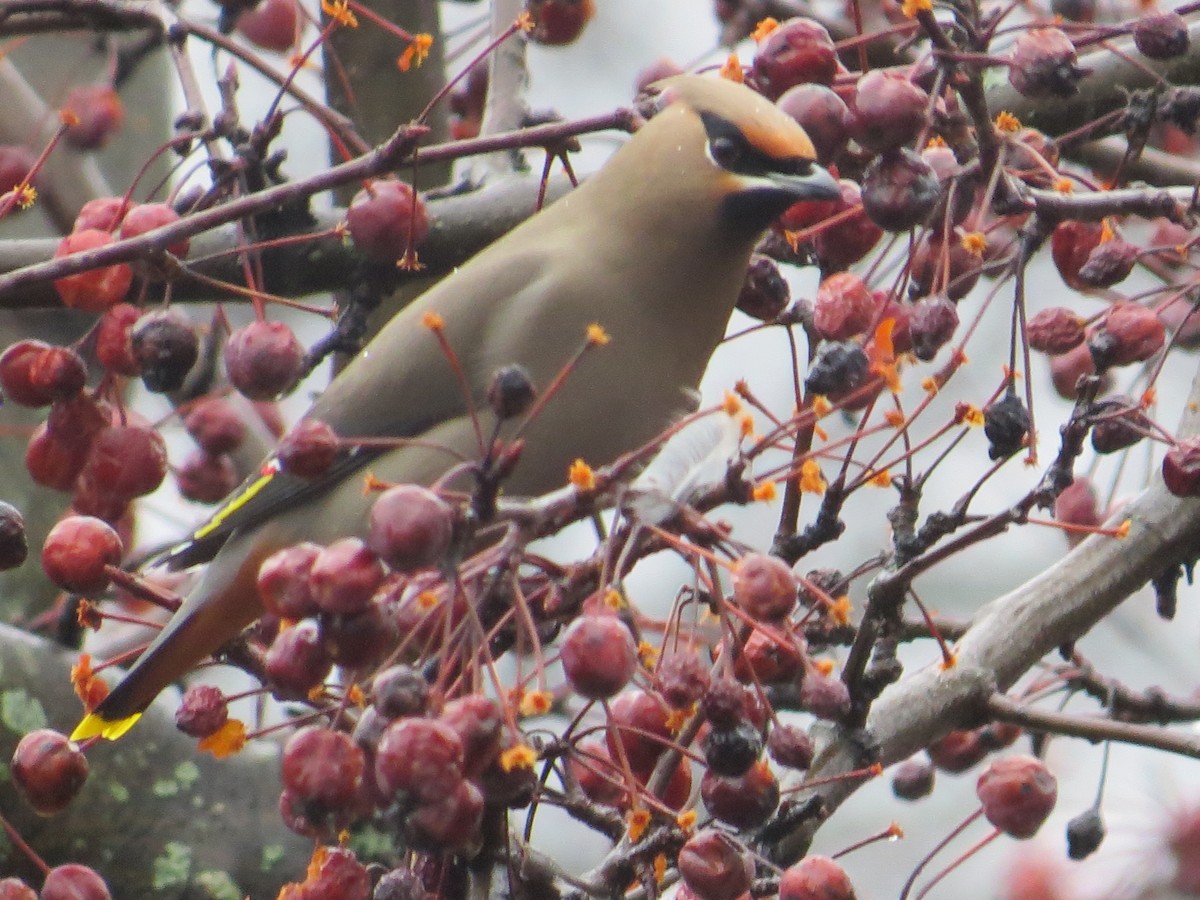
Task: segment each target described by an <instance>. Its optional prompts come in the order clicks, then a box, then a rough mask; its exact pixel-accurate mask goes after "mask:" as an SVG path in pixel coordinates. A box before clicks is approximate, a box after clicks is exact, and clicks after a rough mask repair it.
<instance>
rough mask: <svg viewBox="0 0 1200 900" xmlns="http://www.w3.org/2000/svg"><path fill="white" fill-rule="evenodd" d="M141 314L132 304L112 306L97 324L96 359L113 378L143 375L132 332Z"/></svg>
mask: <svg viewBox="0 0 1200 900" xmlns="http://www.w3.org/2000/svg"><path fill="white" fill-rule="evenodd" d="M141 315H142V311H141V310H140V309H138V308H137V307H136V306H133V305H131V304H129V303H117V304H116V305H114V306H110V307H109V308H108V309H106V310H105V311H104V315H102V316H101V317H100V321H99V322H97V323H96V359H98V360H99V361H100V365H102V366H104V368H105V369H107V370H108V371H109V372H111V373H112V374H114V375H126V376H130V377H132V376H135V375H140V374H141V373H142V367H141V364H140V363H139V362H138V360H137V358H136V357H135V356H134V355H133V341H132V336H131V332H132V330H133V326H134V324H135V323H136V322H137V320H138V318H139V317H140V316H141Z"/></svg>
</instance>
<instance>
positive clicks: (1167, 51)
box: [1133, 11, 1190, 59]
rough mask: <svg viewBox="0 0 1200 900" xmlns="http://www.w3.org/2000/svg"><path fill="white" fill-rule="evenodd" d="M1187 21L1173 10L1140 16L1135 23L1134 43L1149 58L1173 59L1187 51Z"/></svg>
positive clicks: (1188, 41) (1188, 42)
mask: <svg viewBox="0 0 1200 900" xmlns="http://www.w3.org/2000/svg"><path fill="white" fill-rule="evenodd" d="M1189 44H1190V40H1189V38H1188V28H1187V22H1186V21H1185V20H1184V18H1183V16H1181V15H1179V13H1177V12H1174V11H1171V12H1164V13H1150V14H1143V15H1141V16H1138V18H1137V21H1135V22H1134V23H1133V45H1134V46H1135V47H1137V48H1138V52H1139V53H1141V54H1142V56H1145V57H1148V58H1149V59H1172V58H1174V57H1176V56H1182V55H1183V54H1185V53H1187V51H1188V45H1189Z"/></svg>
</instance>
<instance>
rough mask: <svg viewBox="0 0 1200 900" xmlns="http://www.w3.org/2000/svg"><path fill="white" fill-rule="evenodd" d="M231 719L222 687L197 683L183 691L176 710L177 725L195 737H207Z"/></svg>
mask: <svg viewBox="0 0 1200 900" xmlns="http://www.w3.org/2000/svg"><path fill="white" fill-rule="evenodd" d="M227 721H229V701H228V700H226V699H225V695H224V694H223V693H221V689H220V688H218V687H215V686H213V685H211V684H197V685H195V686H194V687H190V688H188V689H187V690H186V691H184V693H183V699H182V700H180V702H179V708H178V709H176V710H175V727H176V728H178V729H179V730H180V731H182V732H183V733H184V734H187V735H190V736H192V737H194V738H206V737H208V736H209V735H210V734H214V733H215V732H216V731H218V730H219V729H220V728H221V726H222V725H224V724H225V723H226V722H227Z"/></svg>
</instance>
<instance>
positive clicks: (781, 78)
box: [751, 17, 838, 100]
mask: <svg viewBox="0 0 1200 900" xmlns="http://www.w3.org/2000/svg"><path fill="white" fill-rule="evenodd" d="M837 70H838V58H837V48H836V47H835V46H834V43H833V39H832V38H831V37H830V36H829V32H828V31H826V30H825V27H824V26H823V25H821V24H820V23H819V22H815V21H813V20H812V19H806V18H800V17H797V18H794V19H788V20H787V21H786V22H784V23H783V24H781V25H780V26H779V27H778V28H776V29H775V30H774V31H772V32H771V33H770V34H769V35H767V36H766V38H764V39H763V40H762V42H760V43H759V45H758V48H757V50H756V51H755V53H754V64H753V67H752V69H751V72H752V76H753V79H754V84H755V86H756V87H757V88H758V89H759V90H760V91H762V92H763V93H764V94H765V95H766V96H768V97H770V98H771V99H772V100H774V99H775V98H777V97H779V96H780V95H781V94H782V93H783V92H784V91H786V90H787V89H788V88H790V87H794V86H795V85H798V84H806V83H809V82H815V83H817V84H824V85H830V84H833V79H834V76H835V75H837Z"/></svg>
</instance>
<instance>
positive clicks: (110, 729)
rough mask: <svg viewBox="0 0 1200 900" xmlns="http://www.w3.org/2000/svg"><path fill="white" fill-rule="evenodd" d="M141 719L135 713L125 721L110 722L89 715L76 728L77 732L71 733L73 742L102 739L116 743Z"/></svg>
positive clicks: (139, 714) (92, 714) (100, 717)
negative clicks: (95, 738)
mask: <svg viewBox="0 0 1200 900" xmlns="http://www.w3.org/2000/svg"><path fill="white" fill-rule="evenodd" d="M141 717H142V714H141V713H134V714H133V715H132V716H126V717H125V718H123V719H113V720H109V719H105V718H104V717H103V716H100V715H98V714H96V713H88V714H87V715H86V716H84V717H83V721H82V722H80V723H79V724H78V725H76V726H75V730H74V731H72V732H71V740H73V741H86V740H87V739H88V738H94V737H102V738H106V739H107V740H110V741H115V740H116V739H117V738H119V737H121V735H123V734H124V733H125V732H127V731H128V730H129V729H130V728H132V727H133V726H134V725H136V724H137V720H138V719H140V718H141Z"/></svg>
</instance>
